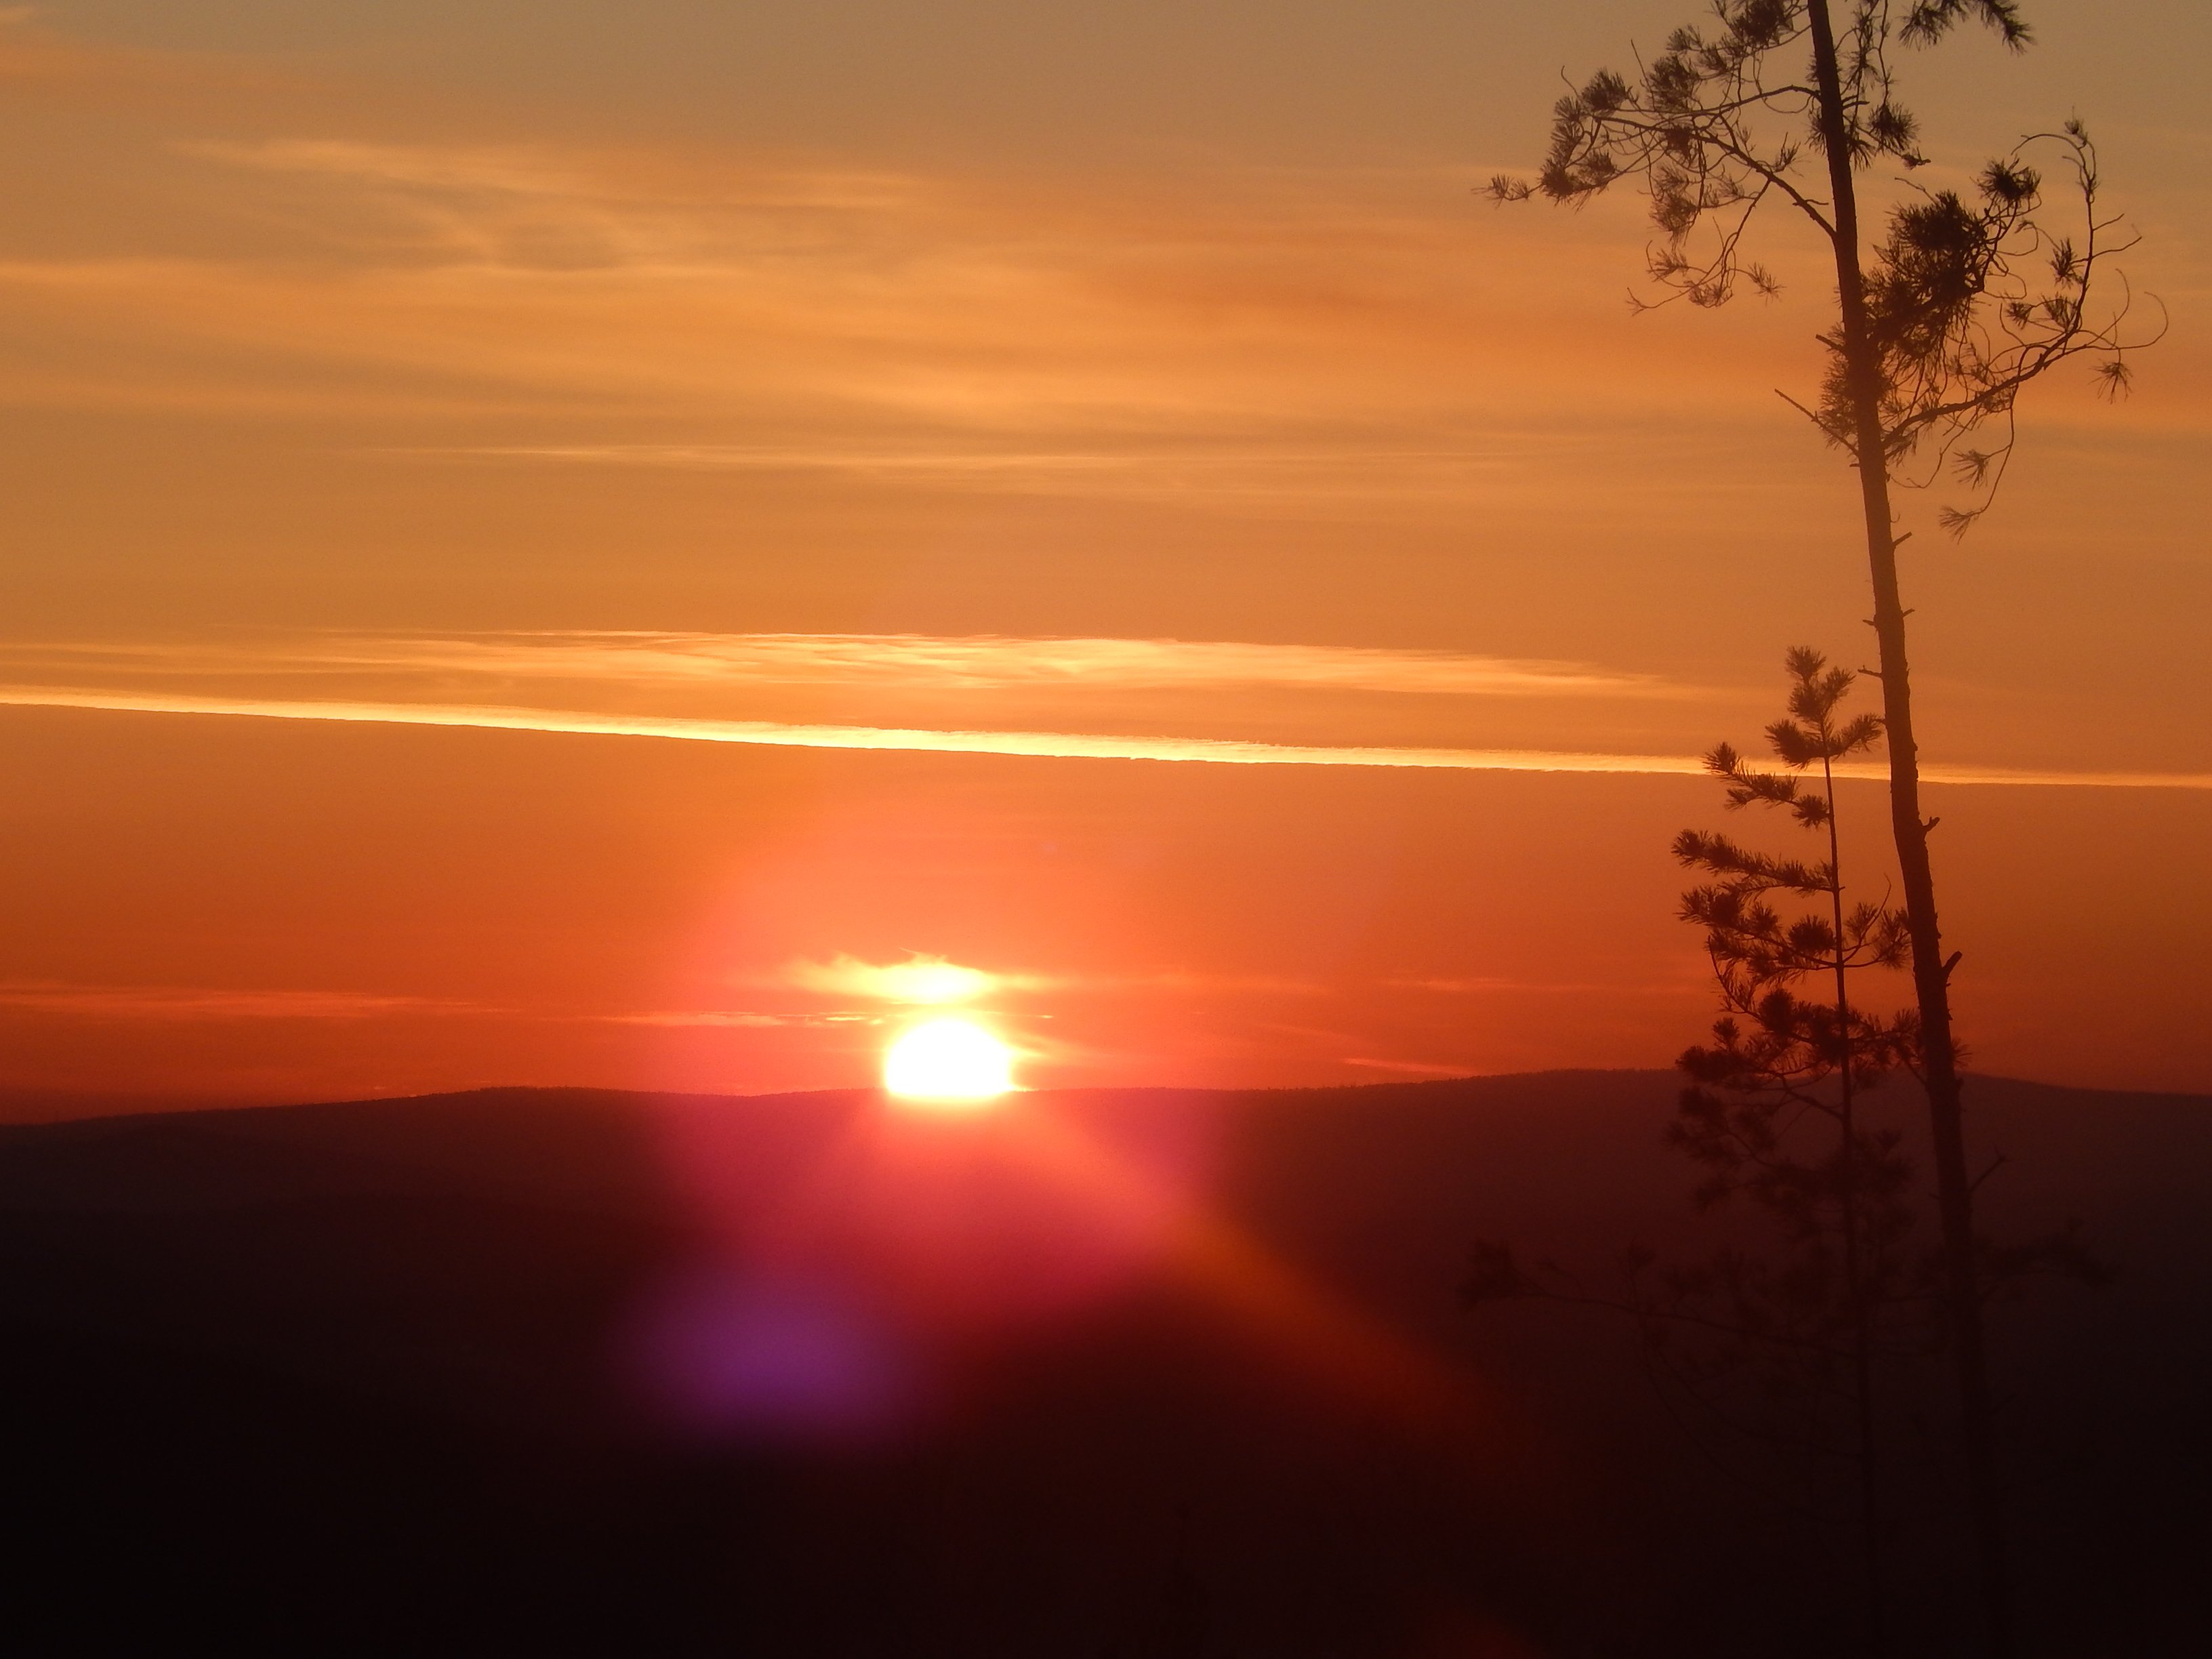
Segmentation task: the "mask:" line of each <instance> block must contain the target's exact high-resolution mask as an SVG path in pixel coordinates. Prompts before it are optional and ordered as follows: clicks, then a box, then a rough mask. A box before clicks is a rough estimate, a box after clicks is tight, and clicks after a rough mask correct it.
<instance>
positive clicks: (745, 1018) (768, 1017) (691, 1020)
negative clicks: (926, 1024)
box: [592, 1008, 877, 1031]
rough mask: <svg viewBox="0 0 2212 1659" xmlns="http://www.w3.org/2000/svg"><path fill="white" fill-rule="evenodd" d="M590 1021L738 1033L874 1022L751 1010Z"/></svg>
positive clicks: (674, 1011) (862, 1017)
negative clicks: (791, 1027) (787, 1027)
mask: <svg viewBox="0 0 2212 1659" xmlns="http://www.w3.org/2000/svg"><path fill="white" fill-rule="evenodd" d="M592 1018H595V1019H599V1020H602V1021H605V1023H607V1024H611V1025H651V1026H658V1027H661V1028H664V1029H668V1030H688V1029H694V1028H696V1029H704V1030H739V1031H757V1030H775V1029H777V1028H779V1027H783V1026H823V1025H868V1024H875V1023H876V1019H877V1016H875V1015H873V1014H863V1013H820V1014H770V1013H763V1012H760V1011H759V1010H757V1009H753V1008H652V1009H647V1010H645V1011H644V1012H638V1013H623V1014H596V1015H593V1016H592Z"/></svg>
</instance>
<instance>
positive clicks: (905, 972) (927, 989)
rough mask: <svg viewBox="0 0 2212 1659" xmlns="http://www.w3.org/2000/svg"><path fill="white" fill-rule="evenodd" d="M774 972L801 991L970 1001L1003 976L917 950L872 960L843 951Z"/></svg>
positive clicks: (998, 983)
mask: <svg viewBox="0 0 2212 1659" xmlns="http://www.w3.org/2000/svg"><path fill="white" fill-rule="evenodd" d="M778 978H779V979H780V980H781V981H782V982H783V983H785V984H787V985H791V986H793V987H797V988H798V989H800V990H803V991H820V992H824V993H827V994H829V995H832V996H852V997H864V998H866V999H868V1000H872V1001H876V1002H893V1003H908V1004H933V1003H947V1002H973V1001H975V1000H976V999H978V998H979V997H985V996H988V995H990V994H992V993H993V992H994V991H995V990H997V989H999V988H1000V986H1001V985H1002V984H1003V983H1005V982H1006V981H1003V980H1002V979H1001V978H1000V975H995V974H988V973H986V972H984V971H983V970H982V969H980V968H963V967H962V966H961V965H960V964H959V963H954V962H948V961H946V960H945V958H944V957H933V956H923V955H921V954H919V953H916V954H915V955H913V956H911V957H908V959H907V960H906V961H904V962H890V963H873V962H863V961H861V960H860V958H859V957H853V956H848V955H846V954H845V953H844V952H842V951H840V952H839V953H838V954H837V955H836V956H835V957H831V958H830V959H829V961H827V962H815V961H811V960H808V959H801V960H799V961H797V962H793V963H790V964H788V965H787V967H786V968H785V969H783V971H782V973H781V975H778Z"/></svg>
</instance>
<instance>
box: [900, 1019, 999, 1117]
mask: <svg viewBox="0 0 2212 1659" xmlns="http://www.w3.org/2000/svg"><path fill="white" fill-rule="evenodd" d="M1013 1086H1014V1051H1013V1050H1012V1049H1011V1048H1008V1047H1007V1046H1006V1044H1005V1043H1003V1042H1000V1041H999V1039H998V1038H997V1037H995V1036H993V1035H992V1034H991V1033H990V1032H989V1031H987V1030H984V1029H983V1027H981V1025H978V1024H975V1021H973V1020H969V1019H932V1020H925V1021H923V1022H922V1023H921V1024H919V1025H911V1026H908V1028H907V1029H906V1030H903V1031H902V1032H901V1033H899V1036H898V1038H897V1040H896V1041H895V1042H893V1043H892V1044H891V1046H890V1049H889V1050H888V1051H887V1052H886V1053H885V1054H884V1090H885V1091H886V1092H888V1093H890V1094H892V1095H895V1096H896V1097H898V1098H899V1099H901V1100H910V1101H915V1102H916V1103H921V1104H924V1105H940V1106H979V1105H981V1104H983V1103H986V1102H987V1101H993V1100H996V1099H997V1098H998V1097H1000V1096H1001V1095H1003V1094H1005V1093H1006V1092H1007V1091H1009V1090H1011V1089H1012V1087H1013Z"/></svg>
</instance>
